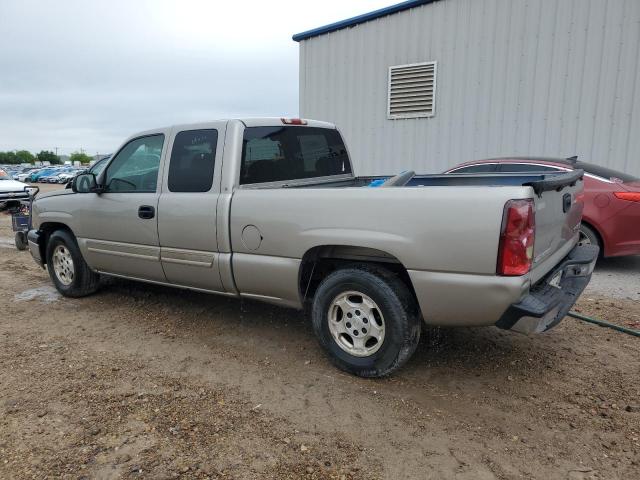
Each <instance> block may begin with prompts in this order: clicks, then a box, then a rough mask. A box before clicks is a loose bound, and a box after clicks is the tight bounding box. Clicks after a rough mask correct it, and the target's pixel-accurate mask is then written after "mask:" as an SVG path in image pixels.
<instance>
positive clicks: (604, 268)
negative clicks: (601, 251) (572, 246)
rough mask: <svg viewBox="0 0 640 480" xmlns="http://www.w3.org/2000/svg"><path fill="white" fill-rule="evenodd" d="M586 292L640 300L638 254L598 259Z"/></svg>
mask: <svg viewBox="0 0 640 480" xmlns="http://www.w3.org/2000/svg"><path fill="white" fill-rule="evenodd" d="M586 292H587V293H589V294H590V293H597V294H601V295H605V296H609V297H612V298H621V299H628V300H634V301H636V302H640V256H634V257H616V258H605V259H602V260H600V261H599V262H598V267H597V268H596V270H595V271H594V272H593V277H592V278H591V282H590V283H589V286H588V287H587V290H586Z"/></svg>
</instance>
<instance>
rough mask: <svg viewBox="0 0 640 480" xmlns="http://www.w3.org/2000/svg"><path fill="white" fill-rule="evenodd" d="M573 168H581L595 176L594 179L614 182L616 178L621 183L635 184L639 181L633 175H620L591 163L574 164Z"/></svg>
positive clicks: (615, 171)
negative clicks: (599, 178) (598, 178)
mask: <svg viewBox="0 0 640 480" xmlns="http://www.w3.org/2000/svg"><path fill="white" fill-rule="evenodd" d="M575 167H576V168H581V169H582V170H584V171H585V172H587V173H590V174H591V175H595V176H596V177H601V178H604V179H606V180H614V179H616V178H617V179H619V180H622V183H629V182H637V181H639V180H640V179H638V178H637V177H634V176H633V175H629V174H628V173H622V172H619V171H617V170H613V169H611V168H607V167H602V166H600V165H594V164H593V163H586V162H576V164H575Z"/></svg>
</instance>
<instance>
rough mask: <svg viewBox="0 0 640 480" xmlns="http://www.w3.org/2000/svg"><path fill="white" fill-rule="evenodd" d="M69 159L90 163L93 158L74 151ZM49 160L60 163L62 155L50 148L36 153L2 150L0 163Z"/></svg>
mask: <svg viewBox="0 0 640 480" xmlns="http://www.w3.org/2000/svg"><path fill="white" fill-rule="evenodd" d="M69 160H70V161H71V162H72V163H73V162H76V161H77V162H80V163H89V162H90V161H91V160H93V157H90V156H89V155H87V154H86V153H82V152H73V153H72V154H71V155H69ZM35 161H38V162H49V163H50V164H51V165H60V164H62V160H61V159H60V156H58V155H56V154H55V153H53V152H50V151H49V150H42V151H40V153H37V154H36V155H34V154H33V153H31V152H30V151H28V150H11V151H8V152H0V165H20V164H21V163H34V162H35Z"/></svg>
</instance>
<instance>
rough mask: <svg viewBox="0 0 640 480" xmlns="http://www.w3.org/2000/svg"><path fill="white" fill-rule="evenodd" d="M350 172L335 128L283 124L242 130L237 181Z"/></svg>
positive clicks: (323, 175)
mask: <svg viewBox="0 0 640 480" xmlns="http://www.w3.org/2000/svg"><path fill="white" fill-rule="evenodd" d="M350 173H351V164H350V163H349V157H348V155H347V149H346V148H345V146H344V142H343V141H342V138H341V137H340V133H338V131H337V130H333V129H328V128H317V127H296V126H283V127H249V128H246V129H245V131H244V139H243V142H242V165H241V169H240V184H251V183H265V182H281V181H287V180H299V179H305V178H314V177H326V176H331V175H344V174H350Z"/></svg>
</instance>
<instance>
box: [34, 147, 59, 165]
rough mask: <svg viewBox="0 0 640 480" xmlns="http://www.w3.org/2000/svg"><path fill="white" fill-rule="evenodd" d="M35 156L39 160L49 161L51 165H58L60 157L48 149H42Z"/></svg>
mask: <svg viewBox="0 0 640 480" xmlns="http://www.w3.org/2000/svg"><path fill="white" fill-rule="evenodd" d="M36 158H37V159H38V161H40V162H49V163H50V164H51V165H60V164H61V163H62V162H61V161H60V157H59V156H58V155H56V154H55V153H53V152H50V151H49V150H42V151H41V152H40V153H38V154H37V155H36Z"/></svg>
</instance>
